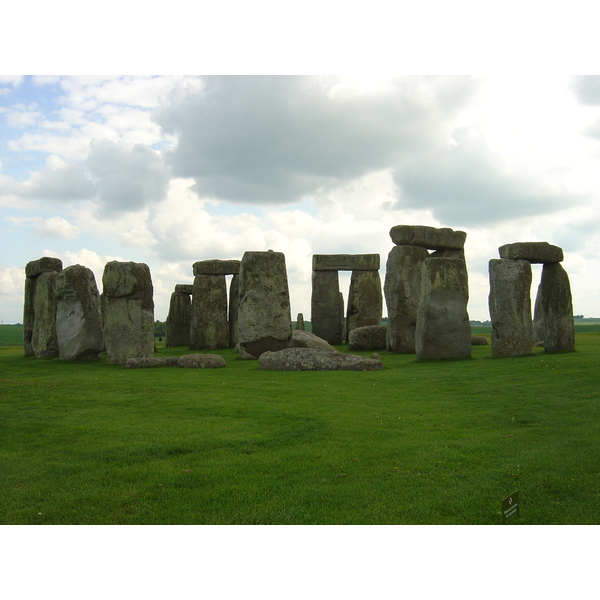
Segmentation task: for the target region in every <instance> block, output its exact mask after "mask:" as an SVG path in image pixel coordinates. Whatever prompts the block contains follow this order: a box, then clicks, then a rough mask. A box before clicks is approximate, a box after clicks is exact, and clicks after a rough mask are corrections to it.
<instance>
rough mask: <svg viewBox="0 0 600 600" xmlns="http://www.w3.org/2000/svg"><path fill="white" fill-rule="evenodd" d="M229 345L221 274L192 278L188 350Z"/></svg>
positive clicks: (225, 292)
mask: <svg viewBox="0 0 600 600" xmlns="http://www.w3.org/2000/svg"><path fill="white" fill-rule="evenodd" d="M228 346H229V324H228V322H227V283H226V281H225V275H196V277H195V278H194V291H193V293H192V320H191V326H190V349H192V350H209V349H212V348H227V347H228Z"/></svg>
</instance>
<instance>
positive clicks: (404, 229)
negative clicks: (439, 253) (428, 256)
mask: <svg viewBox="0 0 600 600" xmlns="http://www.w3.org/2000/svg"><path fill="white" fill-rule="evenodd" d="M390 237H391V238H392V242H394V244H396V245H397V246H403V245H408V246H421V247H423V248H427V249H429V250H462V249H463V248H464V245H465V240H466V239H467V234H466V233H465V232H464V231H454V230H453V229H450V228H449V227H443V228H441V229H438V228H436V227H428V226H427V225H395V226H394V227H392V228H391V229H390Z"/></svg>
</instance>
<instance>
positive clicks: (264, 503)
mask: <svg viewBox="0 0 600 600" xmlns="http://www.w3.org/2000/svg"><path fill="white" fill-rule="evenodd" d="M340 349H342V350H343V351H346V350H345V348H344V347H340ZM187 352H188V350H187V349H186V348H171V349H165V348H164V347H159V351H158V353H159V355H178V354H184V353H187ZM218 353H219V354H221V355H222V356H223V357H224V358H225V360H226V361H227V365H228V366H227V367H226V368H224V369H214V370H195V369H178V368H161V369H140V370H129V369H124V368H123V367H122V366H115V365H107V364H106V363H105V362H104V361H100V362H98V363H93V364H70V363H65V362H62V361H59V360H43V359H36V358H32V357H28V358H25V357H23V354H22V349H20V348H18V347H2V348H0V363H1V364H0V369H1V371H0V372H1V375H0V465H1V467H0V523H3V524H226V523H230V524H500V523H501V522H502V518H501V500H502V498H504V497H505V496H507V495H508V494H510V493H512V492H513V491H515V490H517V489H518V490H519V493H520V503H521V516H520V517H519V518H518V519H515V520H514V521H513V522H514V523H520V524H596V523H598V522H599V521H600V517H599V508H600V477H599V469H600V444H599V443H598V440H599V439H600V418H599V417H600V406H599V403H598V396H599V393H598V380H599V375H598V361H599V359H600V335H598V334H596V333H589V334H578V335H577V352H575V353H569V354H546V353H544V352H543V351H542V350H540V349H535V350H534V354H532V355H531V356H528V357H523V358H513V359H493V358H491V356H490V347H489V346H476V347H473V358H472V359H470V360H463V361H432V362H419V361H416V360H415V357H414V355H395V354H392V353H388V352H384V351H382V352H380V355H381V356H382V360H383V362H384V364H385V366H386V369H385V370H384V371H379V372H358V373H352V372H338V373H336V372H325V373H317V372H300V373H297V372H275V371H261V370H259V369H258V365H257V363H256V361H251V362H249V361H241V360H239V359H238V358H237V354H236V353H235V351H232V350H225V351H219V352H218ZM359 354H365V355H368V354H370V353H359Z"/></svg>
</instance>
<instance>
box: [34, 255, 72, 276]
mask: <svg viewBox="0 0 600 600" xmlns="http://www.w3.org/2000/svg"><path fill="white" fill-rule="evenodd" d="M62 268H63V264H62V261H61V260H60V258H52V257H50V256H42V258H38V259H37V260H32V261H31V262H28V263H27V264H26V265H25V277H32V278H34V279H35V278H36V277H39V276H40V275H41V274H42V273H50V272H52V271H56V272H57V273H60V272H61V271H62Z"/></svg>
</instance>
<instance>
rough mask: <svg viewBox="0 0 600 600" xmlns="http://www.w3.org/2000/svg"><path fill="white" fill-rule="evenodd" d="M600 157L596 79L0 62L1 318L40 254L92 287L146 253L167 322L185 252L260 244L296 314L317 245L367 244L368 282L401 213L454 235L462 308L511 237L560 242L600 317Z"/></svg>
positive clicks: (10, 314) (15, 308)
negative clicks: (373, 257)
mask: <svg viewBox="0 0 600 600" xmlns="http://www.w3.org/2000/svg"><path fill="white" fill-rule="evenodd" d="M599 165H600V76H565V75H554V74H546V73H543V72H541V73H540V74H539V75H535V74H527V75H523V74H518V73H516V74H500V75H495V76H483V75H472V76H469V75H466V76H462V75H461V76H456V75H440V76H420V75H399V76H394V75H379V74H371V75H343V76H327V75H316V76H304V75H274V76H269V75H223V76H220V75H208V76H185V75H166V76H160V75H151V74H148V75H140V76H122V75H119V76H92V75H81V76H52V75H42V76H23V75H18V74H17V75H8V76H2V77H0V240H1V246H0V319H2V322H3V323H16V322H21V321H22V312H23V285H24V267H25V265H26V264H27V263H28V262H29V261H31V260H35V259H37V258H40V257H41V256H54V257H58V258H60V259H61V260H62V261H63V265H64V267H67V266H69V265H71V264H83V265H85V266H87V267H89V268H90V269H92V271H93V272H94V274H95V277H96V282H97V284H98V288H99V291H100V292H101V291H102V283H101V281H102V271H103V268H104V265H105V264H106V263H107V262H108V261H111V260H122V261H135V262H144V263H147V264H148V265H149V267H150V270H151V273H152V281H153V285H154V300H155V319H157V320H161V321H164V320H165V319H166V317H167V313H168V306H169V299H170V295H171V293H172V292H173V290H174V287H175V285H176V284H179V283H192V281H193V274H192V265H193V263H194V262H196V261H199V260H204V259H213V258H219V259H241V258H242V255H243V253H244V252H245V251H247V250H253V251H256V250H268V249H272V250H275V251H279V252H283V253H284V254H285V257H286V265H287V271H288V282H289V288H290V296H291V307H292V318H295V317H296V315H297V314H298V313H300V312H301V313H303V315H304V318H305V319H310V296H311V264H312V258H311V257H312V255H313V254H316V253H318V254H330V253H332V254H333V253H344V254H360V253H378V254H380V256H381V269H380V274H381V280H382V285H383V282H384V278H385V264H386V260H387V255H388V253H389V251H390V250H391V249H392V247H393V243H392V241H391V239H390V237H389V230H390V229H391V227H393V226H394V225H400V224H405V225H429V226H433V227H450V228H452V229H455V230H462V231H465V232H466V233H467V238H466V243H465V254H466V261H467V267H468V272H469V288H470V298H469V305H468V311H469V315H470V318H471V319H476V320H486V319H488V318H489V312H488V305H487V298H488V294H489V281H488V262H489V260H490V259H492V258H498V247H499V246H501V245H503V244H507V243H512V242H519V241H547V242H549V243H551V244H555V245H558V246H560V247H561V248H563V250H564V253H565V259H564V262H563V266H564V268H565V269H566V271H567V272H568V274H569V278H570V281H571V287H572V294H573V307H574V313H575V314H582V315H584V316H598V317H600V279H599V278H598V277H596V276H595V275H596V274H597V273H598V268H599V266H600V227H599V225H600V168H599ZM539 277H540V267H539V266H534V269H533V283H532V295H533V297H535V293H536V290H537V285H538V283H539ZM348 285H349V273H340V286H341V291H342V293H344V296H345V297H346V298H347V291H348ZM385 313H386V311H385V307H384V314H385Z"/></svg>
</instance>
